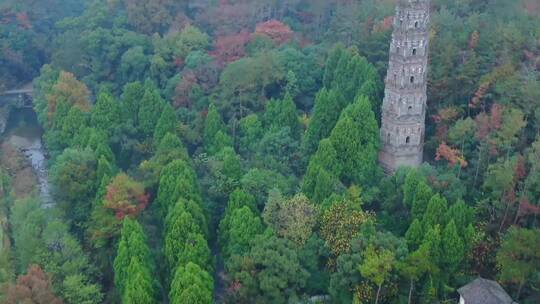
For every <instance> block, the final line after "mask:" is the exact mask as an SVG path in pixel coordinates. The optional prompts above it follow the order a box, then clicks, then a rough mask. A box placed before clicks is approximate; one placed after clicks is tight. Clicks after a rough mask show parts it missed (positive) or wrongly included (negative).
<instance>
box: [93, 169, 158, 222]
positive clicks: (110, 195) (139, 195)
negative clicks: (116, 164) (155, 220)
mask: <svg viewBox="0 0 540 304" xmlns="http://www.w3.org/2000/svg"><path fill="white" fill-rule="evenodd" d="M148 202H149V196H148V195H147V194H146V193H145V191H144V186H143V185H142V184H141V183H139V182H137V181H134V180H133V179H131V178H130V177H129V176H127V175H126V174H125V173H120V174H118V175H117V176H116V177H115V178H114V179H113V180H112V182H111V183H110V184H109V186H107V193H106V194H105V199H104V202H103V207H105V208H106V209H109V210H113V211H114V213H115V215H116V218H117V219H119V220H121V219H123V218H124V217H126V216H130V217H136V216H137V215H139V213H140V212H141V211H142V210H144V209H145V208H146V207H147V206H148Z"/></svg>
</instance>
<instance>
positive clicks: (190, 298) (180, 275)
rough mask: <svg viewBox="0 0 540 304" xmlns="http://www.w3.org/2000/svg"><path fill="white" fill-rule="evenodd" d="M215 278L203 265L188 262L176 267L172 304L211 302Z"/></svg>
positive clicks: (206, 303) (171, 291) (170, 294)
mask: <svg viewBox="0 0 540 304" xmlns="http://www.w3.org/2000/svg"><path fill="white" fill-rule="evenodd" d="M213 291H214V280H213V279H212V277H211V276H210V274H208V272H206V271H204V270H203V269H202V268H201V267H199V266H198V265H196V264H194V263H187V264H186V265H185V266H180V267H178V268H177V269H176V272H175V274H174V279H173V281H172V283H171V290H170V292H169V299H170V303H171V304H185V303H190V304H211V303H212V295H213Z"/></svg>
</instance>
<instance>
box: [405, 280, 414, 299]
mask: <svg viewBox="0 0 540 304" xmlns="http://www.w3.org/2000/svg"><path fill="white" fill-rule="evenodd" d="M413 284H414V281H413V280H411V287H409V301H408V302H407V303H408V304H411V301H412V292H413V287H414V285H413Z"/></svg>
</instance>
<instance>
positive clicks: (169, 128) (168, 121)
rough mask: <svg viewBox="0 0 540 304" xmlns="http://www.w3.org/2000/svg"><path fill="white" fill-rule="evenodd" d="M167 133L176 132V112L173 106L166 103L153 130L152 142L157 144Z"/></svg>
mask: <svg viewBox="0 0 540 304" xmlns="http://www.w3.org/2000/svg"><path fill="white" fill-rule="evenodd" d="M167 133H172V134H175V133H176V114H175V113H174V109H173V107H171V105H170V104H168V103H166V104H165V106H164V107H163V111H161V116H160V117H159V120H158V122H157V125H156V129H155V130H154V144H155V145H158V144H159V143H160V141H161V139H162V138H163V137H164V136H165V135H166V134H167Z"/></svg>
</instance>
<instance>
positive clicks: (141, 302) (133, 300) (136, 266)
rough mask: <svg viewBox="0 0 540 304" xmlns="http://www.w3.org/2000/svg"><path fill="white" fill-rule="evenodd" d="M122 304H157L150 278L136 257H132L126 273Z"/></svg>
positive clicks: (145, 268)
mask: <svg viewBox="0 0 540 304" xmlns="http://www.w3.org/2000/svg"><path fill="white" fill-rule="evenodd" d="M127 274H128V275H127V277H126V282H125V288H124V293H123V294H122V304H152V303H157V301H156V298H155V290H154V287H153V285H152V281H153V280H152V276H151V274H150V273H149V272H148V268H147V267H145V265H144V264H142V263H141V262H140V261H139V259H138V258H137V257H135V256H134V257H132V258H131V262H130V263H129V267H128V272H127Z"/></svg>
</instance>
